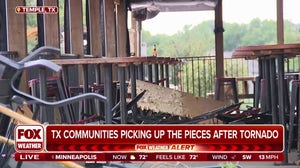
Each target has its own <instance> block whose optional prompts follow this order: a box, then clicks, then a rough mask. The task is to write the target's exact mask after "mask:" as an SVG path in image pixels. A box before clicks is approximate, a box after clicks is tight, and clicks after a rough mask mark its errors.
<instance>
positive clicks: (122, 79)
mask: <svg viewBox="0 0 300 168" xmlns="http://www.w3.org/2000/svg"><path fill="white" fill-rule="evenodd" d="M118 72H119V74H118V76H119V82H120V112H121V124H126V123H127V109H126V83H125V67H123V66H120V67H118Z"/></svg>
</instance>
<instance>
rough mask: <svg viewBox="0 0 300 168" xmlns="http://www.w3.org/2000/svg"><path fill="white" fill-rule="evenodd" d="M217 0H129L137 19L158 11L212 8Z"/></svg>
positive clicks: (147, 17) (150, 16)
mask: <svg viewBox="0 0 300 168" xmlns="http://www.w3.org/2000/svg"><path fill="white" fill-rule="evenodd" d="M217 2H218V0H130V8H131V10H132V11H133V13H134V16H135V17H136V18H137V19H139V20H145V19H150V18H153V17H155V16H156V15H157V14H158V13H159V12H180V11H201V10H214V9H215V6H216V4H217Z"/></svg>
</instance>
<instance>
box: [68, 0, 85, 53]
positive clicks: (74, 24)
mask: <svg viewBox="0 0 300 168" xmlns="http://www.w3.org/2000/svg"><path fill="white" fill-rule="evenodd" d="M69 4H70V20H69V21H70V35H71V53H72V54H78V55H79V57H80V58H82V57H83V21H82V19H83V16H82V15H83V14H82V1H74V0H70V1H69Z"/></svg>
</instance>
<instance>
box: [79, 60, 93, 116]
mask: <svg viewBox="0 0 300 168" xmlns="http://www.w3.org/2000/svg"><path fill="white" fill-rule="evenodd" d="M82 67H83V68H82V69H83V93H88V89H89V84H88V83H89V79H88V76H89V73H88V65H86V64H85V65H82ZM88 101H89V100H86V99H85V100H84V101H83V113H84V114H83V115H82V116H81V119H84V116H89V115H91V114H90V113H91V112H90V111H89V105H88V104H89V102H88Z"/></svg>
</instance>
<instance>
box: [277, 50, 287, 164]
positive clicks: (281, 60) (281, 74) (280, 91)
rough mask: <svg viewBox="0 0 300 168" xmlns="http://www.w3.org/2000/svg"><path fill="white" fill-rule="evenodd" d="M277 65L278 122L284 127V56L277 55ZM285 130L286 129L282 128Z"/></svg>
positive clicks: (285, 152) (285, 159) (285, 156)
mask: <svg viewBox="0 0 300 168" xmlns="http://www.w3.org/2000/svg"><path fill="white" fill-rule="evenodd" d="M277 66H278V98H279V123H280V124H282V126H283V127H284V128H285V127H286V121H285V101H284V91H285V89H284V86H285V85H284V56H278V57H277ZM284 130H286V129H284ZM286 135H287V134H286V133H285V134H284V139H285V141H284V142H285V144H284V145H285V148H284V151H283V152H284V161H283V162H284V163H288V150H287V142H288V141H287V138H286V137H287V136H286Z"/></svg>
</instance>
